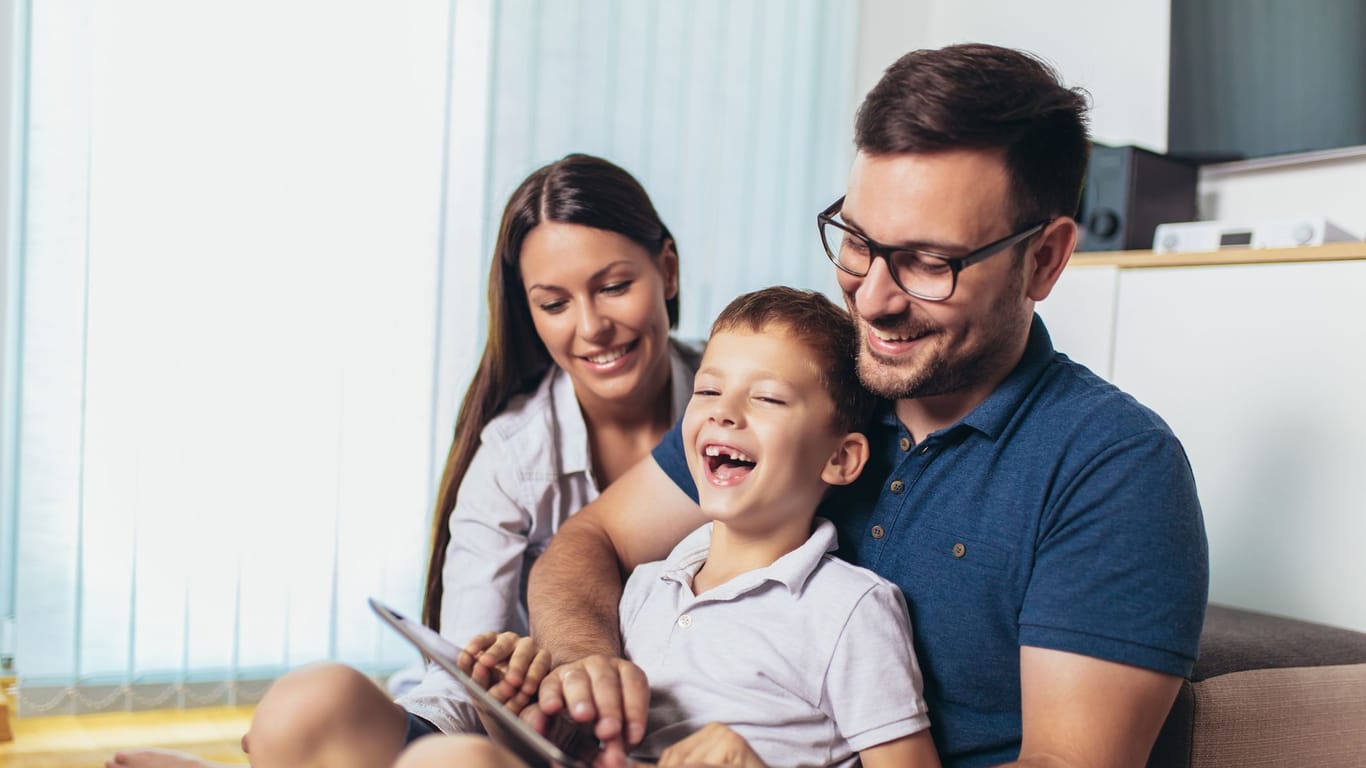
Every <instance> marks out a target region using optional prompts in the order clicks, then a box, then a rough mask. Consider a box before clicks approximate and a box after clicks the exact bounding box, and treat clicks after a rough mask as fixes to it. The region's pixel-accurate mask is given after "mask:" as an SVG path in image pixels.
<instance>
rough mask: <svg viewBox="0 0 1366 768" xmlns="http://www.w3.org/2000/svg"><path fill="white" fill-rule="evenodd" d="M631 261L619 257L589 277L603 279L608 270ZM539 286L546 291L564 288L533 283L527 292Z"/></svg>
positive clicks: (527, 288) (590, 278)
mask: <svg viewBox="0 0 1366 768" xmlns="http://www.w3.org/2000/svg"><path fill="white" fill-rule="evenodd" d="M630 263H631V260H630V259H617V260H616V261H614V262H612V263H611V264H608V265H607V266H605V267H603V268H602V269H599V270H598V271H597V272H594V273H593V274H592V275H590V276H589V278H588V279H589V280H598V279H601V278H602V276H603V275H605V274H607V273H608V272H611V271H612V270H613V269H614V268H615V267H618V266H621V265H622V264H626V265H630ZM537 288H540V289H541V290H544V291H562V290H564V289H563V288H561V287H560V286H558V285H550V284H546V283H532V284H531V285H528V286H527V287H526V292H527V293H531V292H532V291H534V290H536V289H537Z"/></svg>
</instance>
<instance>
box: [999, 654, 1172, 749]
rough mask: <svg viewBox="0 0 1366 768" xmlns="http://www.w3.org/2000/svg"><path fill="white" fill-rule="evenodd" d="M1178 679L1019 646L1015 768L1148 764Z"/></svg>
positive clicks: (1086, 657) (1076, 655)
mask: <svg viewBox="0 0 1366 768" xmlns="http://www.w3.org/2000/svg"><path fill="white" fill-rule="evenodd" d="M1180 687H1181V678H1179V677H1176V676H1175V675H1166V674H1162V673H1160V672H1154V671H1152V670H1148V669H1143V668H1141V667H1131V666H1128V665H1126V664H1118V663H1115V662H1113V661H1103V660H1101V659H1095V658H1091V657H1089V656H1081V655H1078V654H1075V653H1067V652H1065V651H1054V650H1048V649H1044V648H1033V647H1029V646H1025V647H1022V648H1021V649H1020V690H1021V694H1020V695H1021V699H1022V701H1021V707H1022V714H1023V717H1024V723H1023V724H1024V739H1023V741H1022V743H1021V745H1020V759H1019V762H1018V763H1016V765H1020V766H1039V767H1042V766H1050V767H1051V766H1067V767H1068V768H1082V766H1138V767H1139V768H1141V767H1142V766H1143V765H1144V764H1146V763H1147V761H1148V753H1149V752H1151V751H1152V748H1153V742H1154V741H1156V739H1157V732H1158V731H1159V730H1161V728H1162V723H1163V722H1164V721H1165V720H1166V718H1167V713H1168V712H1169V711H1170V710H1171V706H1172V702H1173V701H1174V700H1175V699H1176V693H1177V690H1178V689H1180Z"/></svg>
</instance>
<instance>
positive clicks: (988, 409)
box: [950, 314, 1053, 440]
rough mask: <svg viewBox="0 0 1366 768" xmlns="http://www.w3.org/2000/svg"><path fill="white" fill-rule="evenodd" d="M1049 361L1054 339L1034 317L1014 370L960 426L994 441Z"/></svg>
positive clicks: (1037, 318) (1039, 318)
mask: <svg viewBox="0 0 1366 768" xmlns="http://www.w3.org/2000/svg"><path fill="white" fill-rule="evenodd" d="M1052 360H1053V340H1052V339H1051V338H1050V337H1049V335H1048V329H1047V328H1045V327H1044V324H1043V318H1041V317H1039V316H1038V314H1035V315H1034V319H1033V321H1031V322H1030V324H1029V340H1028V341H1026V342H1025V351H1024V355H1022V356H1021V357H1020V362H1019V363H1018V364H1016V366H1015V370H1013V371H1011V372H1010V375H1009V376H1006V378H1005V381H1002V382H1001V383H1000V385H999V386H997V387H996V390H995V391H994V392H992V393H991V394H990V395H987V399H985V400H983V401H982V402H980V403H978V404H977V407H976V408H973V409H972V410H971V411H969V412H968V415H967V416H964V417H963V419H962V421H961V423H962V424H965V425H967V426H969V427H972V428H973V429H976V430H977V431H979V432H981V433H983V434H985V435H986V436H987V437H990V438H992V439H993V440H994V439H996V437H997V436H999V435H1000V434H1001V432H1002V431H1003V430H1004V429H1005V426H1006V424H1007V423H1008V422H1009V421H1010V420H1011V418H1013V417H1014V416H1015V412H1016V411H1018V410H1019V408H1020V404H1021V403H1023V402H1024V399H1025V397H1026V396H1028V395H1029V393H1030V391H1031V390H1033V389H1034V384H1035V383H1036V382H1038V380H1039V377H1040V376H1042V375H1043V371H1044V369H1045V368H1047V367H1048V364H1049V363H1050V362H1052ZM950 429H952V427H950Z"/></svg>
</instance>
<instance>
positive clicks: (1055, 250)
mask: <svg viewBox="0 0 1366 768" xmlns="http://www.w3.org/2000/svg"><path fill="white" fill-rule="evenodd" d="M1035 242H1036V244H1035V246H1034V248H1032V249H1031V253H1032V254H1033V255H1032V256H1030V257H1029V258H1028V262H1029V263H1028V268H1029V272H1028V273H1027V274H1026V275H1025V278H1026V282H1025V292H1026V293H1027V294H1028V295H1029V298H1030V299H1032V300H1034V301H1043V300H1044V299H1046V298H1048V294H1050V293H1052V292H1053V286H1054V285H1055V284H1056V283H1057V282H1058V277H1059V276H1060V275H1062V269H1063V267H1065V266H1067V261H1068V259H1071V258H1072V249H1073V248H1076V247H1077V222H1076V221H1075V220H1073V219H1071V218H1069V217H1067V216H1063V217H1060V218H1057V219H1054V220H1053V221H1052V222H1050V223H1049V224H1048V226H1046V227H1044V230H1043V232H1041V233H1040V234H1039V235H1038V239H1037V240H1036V241H1035Z"/></svg>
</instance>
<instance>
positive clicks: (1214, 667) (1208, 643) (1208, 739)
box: [1148, 605, 1366, 768]
mask: <svg viewBox="0 0 1366 768" xmlns="http://www.w3.org/2000/svg"><path fill="white" fill-rule="evenodd" d="M1148 765H1149V766H1151V767H1160V768H1168V767H1169V766H1170V767H1173V768H1179V767H1182V766H1198V768H1216V767H1217V768H1222V767H1223V766H1303V765H1314V766H1363V765H1366V634H1363V633H1361V632H1353V631H1351V630H1345V629H1338V628H1336V627H1329V626H1325V625H1322V624H1313V623H1310V622H1305V621H1298V620H1295V619H1286V618H1282V617H1277V616H1270V615H1267V614H1261V613H1255V612H1252V611H1244V610H1240V609H1236V608H1227V607H1224V606H1216V605H1211V606H1210V607H1209V611H1208V613H1207V614H1206V617H1205V628H1204V632H1203V633H1202V634H1201V638H1200V658H1199V659H1198V660H1197V662H1196V664H1195V669H1194V671H1193V672H1192V674H1191V679H1190V680H1188V681H1186V682H1184V683H1183V684H1182V686H1181V690H1180V692H1179V693H1178V694H1177V697H1176V702H1175V703H1174V704H1173V705H1172V711H1171V714H1170V715H1169V716H1168V718H1167V722H1166V724H1165V725H1164V726H1163V727H1162V732H1161V734H1160V735H1159V736H1158V739H1157V744H1156V745H1155V746H1154V747H1153V752H1152V756H1151V758H1150V760H1149V762H1148Z"/></svg>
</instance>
